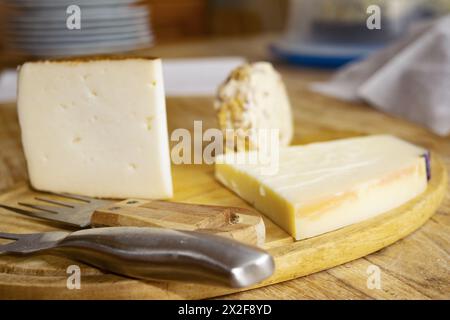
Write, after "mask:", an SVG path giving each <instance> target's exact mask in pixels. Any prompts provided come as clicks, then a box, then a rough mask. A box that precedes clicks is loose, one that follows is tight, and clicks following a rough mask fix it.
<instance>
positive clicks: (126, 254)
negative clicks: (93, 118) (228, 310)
mask: <svg viewBox="0 0 450 320" xmlns="http://www.w3.org/2000/svg"><path fill="white" fill-rule="evenodd" d="M0 239H10V240H13V242H10V243H7V244H3V245H0V255H1V254H5V253H9V254H32V253H38V252H47V251H52V252H53V251H56V252H59V253H62V254H63V255H66V256H69V257H72V258H74V259H75V260H79V261H82V262H85V263H87V264H90V265H93V266H96V267H98V268H100V269H104V270H108V271H111V272H113V273H117V274H121V275H126V276H129V277H132V278H138V279H145V280H179V281H189V282H199V283H207V284H213V285H221V286H227V287H235V288H242V287H247V286H251V285H253V284H255V283H257V282H260V281H262V280H264V279H266V278H267V277H269V276H270V275H271V274H272V273H273V271H274V261H273V259H272V257H271V256H270V255H269V254H268V253H267V252H265V251H263V250H261V249H259V248H256V247H253V246H248V245H245V244H242V243H239V242H237V241H234V240H231V239H227V238H224V237H220V236H216V235H211V234H204V233H199V232H195V231H177V230H171V229H162V228H148V227H108V228H94V229H85V230H80V231H75V232H72V233H70V232H62V231H55V232H45V233H33V234H12V233H1V232H0Z"/></svg>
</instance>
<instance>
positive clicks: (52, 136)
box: [18, 58, 172, 199]
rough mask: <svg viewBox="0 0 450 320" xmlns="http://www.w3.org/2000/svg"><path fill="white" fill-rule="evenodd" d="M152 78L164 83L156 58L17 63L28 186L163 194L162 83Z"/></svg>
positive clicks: (166, 176) (166, 165) (168, 183)
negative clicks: (18, 64)
mask: <svg viewBox="0 0 450 320" xmlns="http://www.w3.org/2000/svg"><path fill="white" fill-rule="evenodd" d="M156 83H158V84H162V83H163V82H162V67H161V61H160V60H159V59H144V58H124V59H108V58H105V59H103V58H102V59H92V60H89V58H88V59H86V60H74V61H64V60H62V61H44V62H34V63H26V64H24V65H23V66H22V67H21V69H20V76H19V95H18V112H19V120H20V126H21V130H22V142H23V147H24V151H25V156H26V159H27V165H28V172H29V177H30V180H31V184H32V185H33V186H34V187H35V188H36V189H38V190H43V191H52V192H69V193H75V194H82V195H87V196H93V197H107V198H148V199H159V198H170V197H171V196H172V179H171V172H170V157H169V145H168V134H167V124H166V110H165V97H164V88H163V86H162V85H154V84H156ZM149 84H151V85H150V86H149ZM43 155H44V156H43Z"/></svg>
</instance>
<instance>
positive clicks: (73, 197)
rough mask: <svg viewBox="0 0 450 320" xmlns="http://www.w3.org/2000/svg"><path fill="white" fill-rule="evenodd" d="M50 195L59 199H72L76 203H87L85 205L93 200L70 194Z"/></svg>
mask: <svg viewBox="0 0 450 320" xmlns="http://www.w3.org/2000/svg"><path fill="white" fill-rule="evenodd" d="M52 194H54V195H55V196H58V197H61V198H67V199H73V200H78V201H82V202H87V203H89V202H91V201H92V200H94V199H92V198H90V197H84V196H79V195H76V194H71V193H52Z"/></svg>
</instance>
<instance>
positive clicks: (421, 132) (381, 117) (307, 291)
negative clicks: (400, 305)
mask: <svg viewBox="0 0 450 320" xmlns="http://www.w3.org/2000/svg"><path fill="white" fill-rule="evenodd" d="M270 41H271V38H250V39H243V40H235V39H234V40H233V39H232V40H229V41H222V40H213V41H199V42H195V43H190V44H186V45H177V46H173V45H166V46H163V47H156V48H154V49H152V50H151V51H150V52H146V53H147V54H151V55H159V56H162V57H169V56H170V57H175V56H205V55H236V54H243V55H246V56H248V57H249V58H250V59H252V60H259V59H265V58H267V56H266V46H267V44H268V42H270ZM278 70H279V71H281V73H282V75H283V78H284V79H285V82H286V85H287V88H288V92H289V95H290V97H291V102H292V105H293V110H294V118H295V124H296V132H295V141H294V143H306V142H311V141H325V140H330V139H336V138H344V137H350V136H356V135H362V134H377V133H390V134H395V135H397V136H399V137H401V138H403V139H406V140H409V141H411V142H414V143H417V144H420V145H423V146H425V147H427V148H429V149H431V150H432V151H433V152H434V153H435V154H438V155H439V156H440V158H441V159H442V160H443V163H444V165H445V167H447V168H450V138H449V137H447V138H442V137H437V136H435V135H433V134H431V133H429V132H428V131H427V130H425V129H423V128H421V127H419V126H416V125H413V124H411V123H408V122H406V121H403V120H399V119H397V118H394V117H391V116H388V115H386V114H383V113H380V112H378V111H376V110H374V109H371V108H369V107H368V106H366V105H363V104H347V103H344V102H340V101H337V100H334V99H330V98H326V97H323V96H320V95H316V94H313V93H311V92H309V91H308V90H307V88H306V85H307V84H308V83H309V82H311V81H317V80H322V79H326V78H327V77H328V76H329V73H328V72H324V71H315V70H306V69H295V68H290V67H287V66H284V65H278ZM168 116H169V128H170V130H171V131H172V130H173V129H174V128H178V127H187V128H191V129H192V125H193V121H194V120H203V121H204V128H206V127H212V126H214V125H215V122H214V111H213V110H212V99H211V98H192V97H191V98H177V99H168ZM173 170H174V176H176V177H179V179H177V180H175V194H176V195H180V196H179V197H178V198H177V200H180V201H189V202H193V203H195V202H203V203H218V202H219V200H220V202H221V204H224V205H233V206H243V207H246V206H247V205H246V204H245V203H244V202H243V201H242V200H241V199H239V198H237V197H235V196H234V195H233V194H232V193H231V192H229V191H227V190H225V189H223V188H211V189H209V190H208V191H207V192H205V190H204V189H202V188H201V184H202V183H205V182H207V181H208V175H207V174H206V175H204V176H203V175H201V176H198V175H196V181H197V183H196V184H195V185H189V184H185V183H184V182H183V181H186V180H187V179H186V178H188V177H190V176H192V175H193V174H195V173H197V172H200V171H202V170H204V168H202V166H192V167H183V168H181V167H177V166H175V167H174V169H173ZM205 172H207V171H205ZM25 179H26V170H25V161H24V158H23V154H22V151H21V147H20V140H19V130H18V126H17V119H16V115H15V109H14V106H13V105H4V106H1V107H0V189H1V190H5V189H7V188H9V187H11V186H12V185H14V184H15V183H17V182H20V181H24V180H25ZM442 192H444V191H443V190H442ZM423 205H424V207H423V208H422V209H423V210H420V212H421V214H422V215H423V214H425V212H426V211H427V208H428V209H429V208H430V205H427V204H423ZM247 207H248V206H247ZM449 216H450V198H449V195H448V193H447V196H446V199H445V201H444V202H443V204H442V205H441V206H440V208H439V210H438V211H437V213H436V214H435V215H434V216H433V217H432V218H431V219H430V220H428V222H426V223H425V225H424V226H423V227H422V228H420V229H419V230H417V231H415V232H414V233H412V234H411V235H409V236H407V237H406V238H404V239H402V240H400V241H397V242H396V243H395V244H393V245H391V246H388V247H386V248H384V249H382V250H380V251H377V252H376V253H373V254H371V255H368V256H366V257H364V258H360V259H357V260H355V261H352V262H349V263H346V264H343V265H340V266H337V267H334V268H332V269H329V270H326V271H322V272H318V273H315V274H312V275H309V276H306V277H302V278H298V279H295V280H292V281H287V282H283V283H278V284H273V285H271V286H267V287H263V288H258V289H254V290H249V291H245V292H241V293H235V294H231V295H228V296H225V297H223V298H227V299H228V298H234V299H236V298H237V299H241V298H242V299H360V298H362V299H415V298H425V299H427V298H431V299H449V298H450V263H449V262H450V258H449V248H450V232H449V231H450V217H449ZM419 217H422V218H421V219H425V218H424V216H421V215H420V214H419ZM409 218H410V219H411V217H409ZM8 219H13V218H12V217H11V216H8V214H5V213H2V217H1V221H2V225H3V224H7V221H8ZM418 219H419V218H418ZM14 220H15V221H16V220H17V219H15V218H14ZM15 227H16V228H17V229H16V230H17V231H19V230H26V229H29V228H34V229H36V228H39V230H54V229H55V228H56V227H55V226H51V225H47V224H44V223H41V222H37V221H35V220H33V219H28V218H26V219H21V221H20V223H17V224H16V225H15ZM267 229H268V233H269V234H270V236H268V238H271V240H270V243H275V244H276V245H275V247H273V248H272V249H271V250H274V251H273V252H274V254H275V255H276V254H278V253H279V252H278V251H277V250H280V249H277V248H278V247H280V246H281V247H283V248H292V247H291V246H294V245H296V244H293V243H290V242H291V241H292V240H290V239H289V238H286V237H285V234H284V232H283V231H281V230H280V229H277V228H276V227H275V226H273V224H271V223H270V221H268V222H267ZM400 229H401V230H403V231H402V232H404V231H411V230H404V229H402V228H400ZM36 230H37V229H36ZM311 240H314V239H311ZM344 240H345V239H344ZM316 241H317V240H316ZM390 241H392V239H391V240H390ZM390 241H388V242H390ZM300 243H302V242H300ZM305 245H306V244H305ZM307 245H308V247H309V248H310V247H312V246H313V243H307ZM286 250H287V251H285V253H286V256H287V257H288V258H287V260H285V261H288V262H285V263H289V262H295V263H297V264H305V265H307V261H308V260H299V259H304V258H305V257H304V256H303V257H301V256H296V255H294V254H292V255H290V253H291V252H292V251H290V250H289V249H286ZM374 250H376V249H375V248H374ZM356 257H357V256H356V255H355V258H356ZM54 258H55V257H49V256H42V257H40V259H39V260H35V261H34V265H33V266H32V268H31V269H30V265H29V262H28V261H27V259H26V258H20V259H18V260H15V261H14V263H12V262H13V261H4V260H2V261H3V262H4V263H3V264H2V266H1V267H0V271H1V272H10V270H11V269H12V268H13V269H14V270H15V271H17V272H18V274H19V275H18V276H17V277H14V276H11V277H8V278H7V280H5V279H3V283H2V285H1V288H0V294H2V293H3V294H4V293H5V292H7V293H9V297H10V298H14V297H19V296H20V297H25V296H28V297H30V296H31V295H32V292H30V289H29V287H28V286H22V287H19V288H17V286H16V284H17V282H18V281H20V280H21V277H23V276H24V275H28V276H29V278H27V279H28V280H29V284H32V285H33V286H35V287H41V288H42V289H43V290H42V292H41V295H40V296H39V297H40V298H48V297H51V296H54V291H52V290H51V288H49V286H50V287H53V288H54V289H55V290H57V288H58V287H60V286H61V285H62V284H61V281H62V279H66V274H65V271H64V270H55V268H54V260H53V259H54ZM58 258H59V262H58V263H61V264H65V265H68V264H70V263H72V262H71V261H70V260H68V259H65V258H61V257H58ZM371 265H375V266H378V267H379V268H380V270H381V280H382V283H381V289H368V287H367V268H368V267H369V266H371ZM303 268H307V267H303ZM35 270H41V271H40V272H41V274H46V277H44V278H43V277H38V276H36V275H35V274H34V273H35ZM82 271H83V275H85V277H83V284H84V287H83V289H82V290H81V291H82V292H83V294H84V295H89V294H93V295H94V294H95V296H97V297H98V296H103V297H111V290H110V287H109V286H108V282H109V281H114V291H116V293H117V294H116V295H115V296H114V297H115V298H142V297H145V292H146V288H148V285H149V284H148V283H147V284H146V283H143V282H137V281H135V280H129V279H122V278H120V277H116V276H113V275H103V274H102V273H101V272H100V271H98V270H95V269H92V268H89V267H87V266H82ZM303 271H305V269H303ZM301 274H302V273H301V272H299V273H298V274H296V276H300V275H301ZM275 277H280V278H277V279H278V280H281V279H282V278H281V276H280V275H275ZM287 278H289V277H287ZM287 278H285V279H284V280H287ZM22 280H23V279H22ZM93 284H95V286H93ZM131 285H132V286H133V290H126V288H130V286H131ZM13 287H14V290H12V288H13ZM176 287H177V285H176V284H174V283H152V290H153V294H155V295H157V294H159V296H160V297H166V298H182V297H193V296H192V295H191V294H190V292H192V291H193V290H194V288H193V287H192V286H190V285H187V286H184V287H182V288H180V287H177V289H178V290H179V291H177V293H176V294H174V293H173V292H174V289H175V288H176ZM44 288H46V289H45V290H44ZM93 288H95V289H93ZM203 289H205V290H206V288H201V289H199V288H198V287H197V288H196V289H195V291H196V292H198V291H202V290H203ZM92 290H94V291H95V292H94V291H92ZM224 293H226V292H222V291H216V292H210V294H211V295H213V294H224ZM78 294H81V293H78ZM76 295H77V293H74V292H73V291H69V290H67V291H65V292H63V293H61V294H60V295H59V297H60V298H74V297H75V296H76ZM148 297H150V296H148Z"/></svg>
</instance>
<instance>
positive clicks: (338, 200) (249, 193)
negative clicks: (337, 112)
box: [215, 135, 429, 240]
mask: <svg viewBox="0 0 450 320" xmlns="http://www.w3.org/2000/svg"><path fill="white" fill-rule="evenodd" d="M427 154H428V153H427V150H425V149H423V148H420V147H417V146H415V145H412V144H410V143H407V142H405V141H403V140H400V139H398V138H396V137H393V136H389V135H376V136H368V137H360V138H350V139H342V140H336V141H332V142H322V143H313V144H309V145H304V146H293V147H287V148H281V149H280V156H279V169H278V172H277V173H276V174H274V175H264V174H261V172H262V170H260V169H261V168H260V166H259V165H254V164H248V163H243V164H242V163H241V164H237V163H235V162H236V161H234V160H235V159H236V157H235V155H233V154H230V153H227V154H225V155H220V156H218V157H217V159H216V170H215V172H216V173H215V174H216V178H217V179H218V180H219V181H220V182H221V183H222V184H224V185H225V186H226V187H228V188H229V189H231V190H232V191H234V192H235V193H236V194H238V195H239V196H240V197H242V198H243V199H244V200H246V201H247V202H249V203H250V204H252V205H253V206H254V207H255V208H257V209H258V210H260V211H261V212H262V213H264V214H265V215H267V216H268V217H269V218H270V219H271V220H273V221H274V222H275V223H276V224H278V225H279V226H280V227H281V228H283V229H284V230H285V231H286V232H288V233H289V234H291V235H292V236H293V237H294V238H296V239H297V240H300V239H305V238H309V237H314V236H317V235H320V234H323V233H326V232H330V231H333V230H336V229H339V228H342V227H344V226H347V225H350V224H354V223H357V222H361V221H364V220H366V219H369V218H371V217H374V216H376V215H379V214H381V213H384V212H387V211H389V210H391V209H394V208H396V207H398V206H400V205H402V204H404V203H405V202H407V201H409V200H411V199H413V198H414V197H416V196H417V195H419V194H420V193H422V192H423V191H424V190H425V189H426V186H427V164H426V157H425V155H427ZM428 158H429V157H428Z"/></svg>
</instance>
